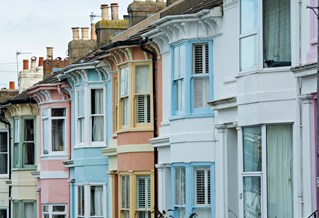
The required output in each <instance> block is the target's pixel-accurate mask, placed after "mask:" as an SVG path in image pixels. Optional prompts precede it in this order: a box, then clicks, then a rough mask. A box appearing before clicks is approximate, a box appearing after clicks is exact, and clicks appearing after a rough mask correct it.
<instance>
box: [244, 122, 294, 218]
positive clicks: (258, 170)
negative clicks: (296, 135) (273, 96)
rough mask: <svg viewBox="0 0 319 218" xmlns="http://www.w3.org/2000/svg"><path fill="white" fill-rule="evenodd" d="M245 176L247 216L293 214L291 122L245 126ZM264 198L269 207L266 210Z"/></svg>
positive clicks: (283, 215) (284, 215)
mask: <svg viewBox="0 0 319 218" xmlns="http://www.w3.org/2000/svg"><path fill="white" fill-rule="evenodd" d="M263 135H265V137H262V136H263ZM262 169H266V172H263V170H262ZM242 176H243V204H244V207H243V210H244V211H243V213H244V216H246V217H251V216H253V217H293V211H292V209H293V208H292V207H293V206H292V129H291V126H290V125H269V126H262V127H246V128H244V129H243V172H242ZM263 181H265V182H266V184H263ZM263 186H265V187H266V190H267V191H266V193H263V190H265V188H264V187H263ZM263 201H265V202H267V208H264V209H263V203H262V202H263Z"/></svg>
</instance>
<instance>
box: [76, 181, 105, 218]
mask: <svg viewBox="0 0 319 218" xmlns="http://www.w3.org/2000/svg"><path fill="white" fill-rule="evenodd" d="M80 186H82V187H84V216H79V215H78V205H79V204H78V194H79V193H78V187H80ZM92 186H99V187H102V188H103V191H102V192H103V194H102V201H101V203H102V212H103V215H102V216H91V215H90V213H91V211H90V210H91V207H90V206H91V187H92ZM75 215H76V216H75V217H76V218H82V217H83V218H94V217H97V218H99V217H103V218H106V185H105V184H103V183H90V184H76V185H75Z"/></svg>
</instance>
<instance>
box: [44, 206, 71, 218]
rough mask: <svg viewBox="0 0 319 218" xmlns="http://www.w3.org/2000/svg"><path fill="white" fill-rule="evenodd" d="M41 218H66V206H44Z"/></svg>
mask: <svg viewBox="0 0 319 218" xmlns="http://www.w3.org/2000/svg"><path fill="white" fill-rule="evenodd" d="M42 218H66V206H65V205H63V204H44V205H43V206H42Z"/></svg>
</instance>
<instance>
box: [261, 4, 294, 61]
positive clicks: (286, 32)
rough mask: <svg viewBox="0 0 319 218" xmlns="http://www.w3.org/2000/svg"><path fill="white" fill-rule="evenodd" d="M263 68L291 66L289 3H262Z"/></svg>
mask: <svg viewBox="0 0 319 218" xmlns="http://www.w3.org/2000/svg"><path fill="white" fill-rule="evenodd" d="M263 51H264V67H281V66H290V65H291V34H290V1H289V0H267V1H263Z"/></svg>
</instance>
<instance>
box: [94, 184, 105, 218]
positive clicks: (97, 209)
mask: <svg viewBox="0 0 319 218" xmlns="http://www.w3.org/2000/svg"><path fill="white" fill-rule="evenodd" d="M102 199H103V187H102V186H92V187H91V216H103V204H102Z"/></svg>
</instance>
